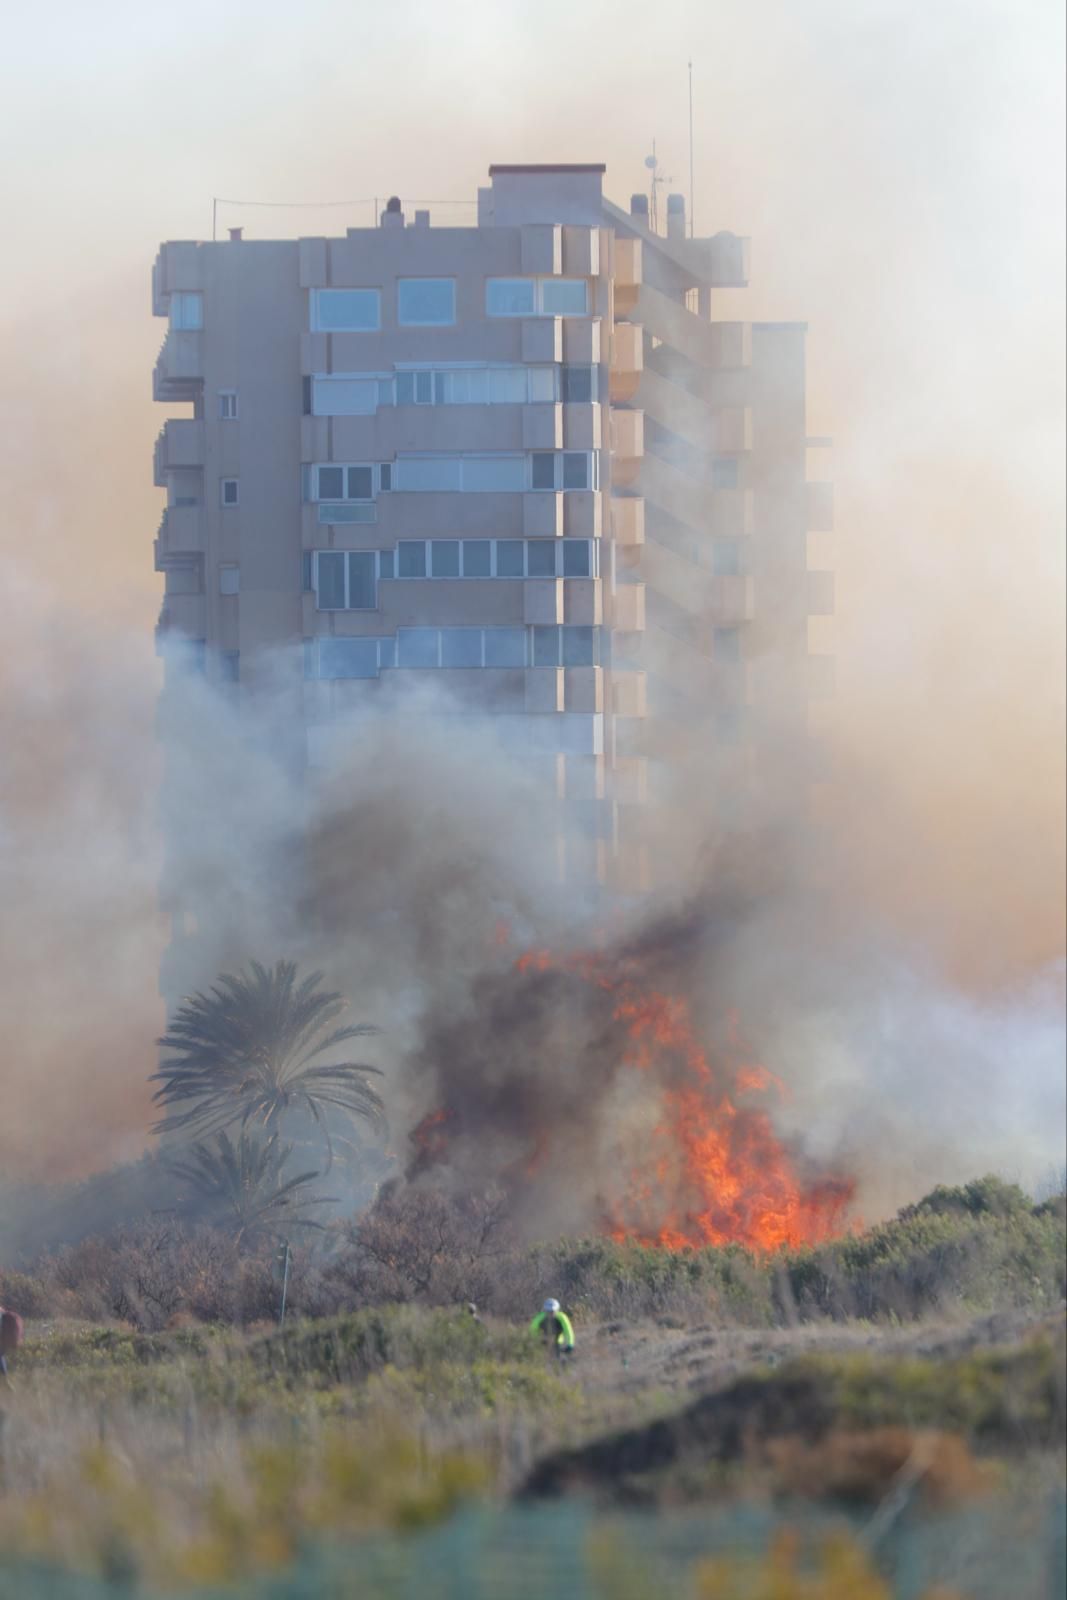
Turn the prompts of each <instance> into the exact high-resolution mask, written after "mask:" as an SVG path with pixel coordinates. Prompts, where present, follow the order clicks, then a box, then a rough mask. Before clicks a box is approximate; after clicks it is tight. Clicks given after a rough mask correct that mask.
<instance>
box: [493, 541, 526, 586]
mask: <svg viewBox="0 0 1067 1600" xmlns="http://www.w3.org/2000/svg"><path fill="white" fill-rule="evenodd" d="M525 554H526V546H525V545H524V544H523V542H522V540H521V539H498V540H497V545H496V575H497V577H498V578H521V577H522V576H523V573H524V571H525V566H526V563H525Z"/></svg>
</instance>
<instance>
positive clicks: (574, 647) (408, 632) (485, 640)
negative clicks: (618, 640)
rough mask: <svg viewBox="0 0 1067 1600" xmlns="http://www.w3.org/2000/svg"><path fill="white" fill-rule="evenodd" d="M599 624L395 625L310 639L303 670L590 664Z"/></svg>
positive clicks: (340, 673) (345, 672) (352, 674)
mask: <svg viewBox="0 0 1067 1600" xmlns="http://www.w3.org/2000/svg"><path fill="white" fill-rule="evenodd" d="M599 631H600V630H599V629H597V628H580V627H566V626H565V627H554V628H517V627H516V628H507V627H495V628H492V627H491V628H399V629H398V630H397V634H396V638H395V640H394V639H392V638H372V639H346V638H338V637H332V638H321V639H316V640H314V641H312V642H310V643H309V645H308V647H307V653H306V667H305V671H306V672H307V674H308V676H310V677H313V678H376V677H378V675H379V673H380V672H383V671H385V670H387V669H391V668H393V667H399V668H401V669H402V670H407V671H412V672H434V671H438V670H443V671H448V670H450V669H451V670H457V669H459V670H462V669H466V670H471V669H478V668H482V667H490V668H497V669H500V668H503V669H505V670H512V671H514V670H516V669H519V670H521V669H522V668H524V667H528V666H535V667H536V666H543V667H559V666H564V667H572V666H573V667H581V666H594V665H596V664H597V662H598V660H599V654H600V640H599Z"/></svg>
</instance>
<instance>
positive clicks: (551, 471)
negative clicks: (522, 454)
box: [530, 450, 556, 489]
mask: <svg viewBox="0 0 1067 1600" xmlns="http://www.w3.org/2000/svg"><path fill="white" fill-rule="evenodd" d="M530 484H531V487H532V488H534V489H554V488H555V487H556V457H555V454H554V453H553V452H552V451H551V450H547V451H546V450H535V451H534V453H533V456H532V458H531V461H530Z"/></svg>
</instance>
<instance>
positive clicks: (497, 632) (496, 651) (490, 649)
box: [485, 628, 526, 667]
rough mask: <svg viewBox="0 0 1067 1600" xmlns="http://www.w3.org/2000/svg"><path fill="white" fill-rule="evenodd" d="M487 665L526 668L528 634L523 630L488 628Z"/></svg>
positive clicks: (486, 636)
mask: <svg viewBox="0 0 1067 1600" xmlns="http://www.w3.org/2000/svg"><path fill="white" fill-rule="evenodd" d="M485 664H486V666H487V667H524V666H525V665H526V633H525V630H524V629H523V628H486V630H485Z"/></svg>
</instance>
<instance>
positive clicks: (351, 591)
mask: <svg viewBox="0 0 1067 1600" xmlns="http://www.w3.org/2000/svg"><path fill="white" fill-rule="evenodd" d="M377 570H378V553H377V551H376V550H320V551H319V552H318V553H317V555H316V557H315V571H314V577H315V589H316V592H317V596H318V598H317V601H316V604H317V606H318V609H319V610H320V611H374V610H375V609H376V608H377V605H378V577H377Z"/></svg>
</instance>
